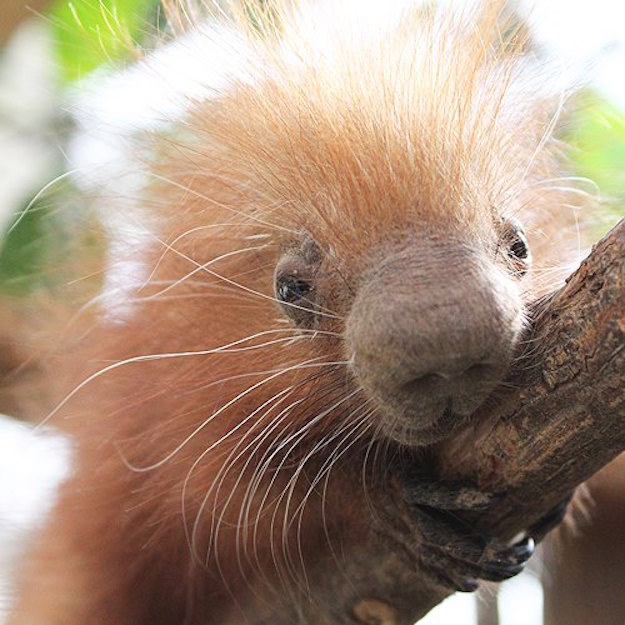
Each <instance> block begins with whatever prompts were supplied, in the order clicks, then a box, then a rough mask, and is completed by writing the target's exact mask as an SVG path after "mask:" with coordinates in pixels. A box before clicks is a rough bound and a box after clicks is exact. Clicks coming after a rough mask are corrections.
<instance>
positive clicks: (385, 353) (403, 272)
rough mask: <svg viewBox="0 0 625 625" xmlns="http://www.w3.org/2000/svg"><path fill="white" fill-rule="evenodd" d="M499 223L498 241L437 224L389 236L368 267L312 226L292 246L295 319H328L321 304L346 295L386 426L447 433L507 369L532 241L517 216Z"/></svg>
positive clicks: (351, 356) (289, 272) (286, 293)
mask: <svg viewBox="0 0 625 625" xmlns="http://www.w3.org/2000/svg"><path fill="white" fill-rule="evenodd" d="M497 226H498V227H495V226H493V229H492V232H491V233H490V235H491V237H492V238H491V246H492V247H490V249H489V248H486V249H484V248H482V247H481V246H482V245H484V244H485V242H482V241H480V245H477V246H472V245H470V244H468V243H467V242H466V241H463V240H462V239H461V238H460V236H459V234H460V233H449V234H443V233H440V232H436V233H435V232H431V231H429V230H425V231H422V232H411V233H410V235H409V236H406V237H405V238H401V239H399V240H398V241H385V242H384V243H381V244H380V245H379V247H378V248H377V249H375V250H374V251H372V253H371V256H370V257H368V259H367V262H368V265H367V271H366V272H363V274H362V275H360V276H358V277H357V278H355V277H354V276H353V275H352V274H350V273H347V272H345V271H344V270H341V266H340V260H337V259H334V258H331V259H329V258H326V257H324V252H323V251H322V250H321V249H320V248H319V247H318V246H317V244H316V243H315V242H314V241H313V240H312V239H311V238H310V237H308V236H306V237H303V239H302V242H301V244H300V245H299V246H295V247H293V248H291V249H289V250H288V251H287V252H286V253H284V255H283V256H282V258H281V260H280V262H279V264H278V266H277V268H276V273H275V291H276V297H277V299H279V300H280V301H281V302H282V303H283V310H284V314H285V315H286V316H287V317H289V318H290V319H291V321H292V323H294V324H296V325H297V326H300V327H302V328H307V329H312V328H319V329H322V328H324V327H326V328H328V327H330V326H331V324H330V323H329V320H328V319H325V318H324V316H322V315H320V314H319V313H320V312H323V311H326V312H329V311H334V312H337V311H336V309H335V307H334V306H335V304H336V302H337V301H339V300H340V299H343V302H342V304H343V306H345V305H348V306H349V308H348V310H347V312H346V315H345V322H344V327H343V333H344V342H345V349H346V355H347V359H348V361H349V365H348V366H349V368H350V371H351V373H352V375H353V378H354V382H355V384H357V385H359V386H360V387H361V388H362V391H363V393H364V394H365V395H366V396H367V398H368V399H370V400H371V401H373V402H375V404H376V405H377V407H378V414H379V419H380V430H381V432H382V433H383V434H384V435H387V436H389V437H391V438H393V439H395V440H397V441H399V442H402V443H406V444H410V445H424V444H428V443H431V442H434V441H436V440H437V439H438V438H439V437H443V436H445V435H446V434H448V433H449V432H450V431H452V430H453V429H454V427H456V426H457V425H458V424H459V423H462V421H463V417H467V416H469V415H470V414H471V413H473V412H474V411H475V410H476V409H477V408H478V407H479V406H480V404H482V403H483V401H484V400H485V399H486V397H487V396H488V395H489V393H490V392H491V391H492V390H493V388H494V386H495V385H496V384H497V383H498V382H499V381H500V380H501V378H502V376H503V375H504V374H505V372H506V369H507V366H508V365H509V363H510V360H511V357H512V354H513V351H514V349H515V347H516V344H517V341H518V337H519V334H520V331H521V329H522V325H523V301H522V297H521V291H520V287H519V282H520V281H521V280H522V278H523V273H524V272H525V271H526V269H527V266H528V264H529V250H528V247H527V243H526V240H525V236H524V234H523V231H522V229H521V227H520V226H519V225H518V224H517V223H516V222H513V221H502V222H501V223H499V224H497ZM454 235H455V236H454ZM345 269H346V268H345Z"/></svg>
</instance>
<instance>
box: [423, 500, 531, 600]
mask: <svg viewBox="0 0 625 625" xmlns="http://www.w3.org/2000/svg"><path fill="white" fill-rule="evenodd" d="M412 514H413V518H414V520H415V521H416V522H417V525H418V527H419V529H420V530H421V534H422V537H423V541H424V542H423V544H422V546H421V553H420V555H419V565H420V566H421V567H422V568H423V569H424V570H425V571H426V572H428V573H429V574H430V576H431V577H432V579H433V580H434V581H435V582H436V583H438V584H441V585H445V586H447V587H451V588H454V589H455V590H459V591H462V592H471V591H472V590H475V588H476V587H477V580H478V579H485V580H489V581H495V582H499V581H503V580H505V579H508V578H510V577H513V576H515V575H517V574H518V573H520V572H521V571H522V570H523V567H524V566H525V563H526V562H527V560H528V559H529V558H530V556H531V555H532V553H533V552H534V540H533V539H532V538H530V537H529V536H528V537H524V538H523V539H522V540H520V541H518V542H517V543H515V544H513V545H507V544H504V543H501V542H499V541H497V540H494V539H491V540H488V539H486V538H485V537H484V536H482V535H480V534H478V533H477V532H474V531H473V530H471V529H470V528H469V527H468V526H467V525H466V524H465V523H463V522H461V521H460V520H459V519H457V518H455V517H454V516H453V515H452V514H450V513H448V512H444V511H441V510H432V509H428V508H422V507H419V506H414V507H413V508H412Z"/></svg>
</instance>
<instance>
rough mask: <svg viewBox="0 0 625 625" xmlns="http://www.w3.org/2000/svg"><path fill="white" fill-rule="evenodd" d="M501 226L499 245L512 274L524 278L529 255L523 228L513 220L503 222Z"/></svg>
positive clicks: (529, 262) (528, 266)
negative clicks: (503, 250) (502, 249)
mask: <svg viewBox="0 0 625 625" xmlns="http://www.w3.org/2000/svg"><path fill="white" fill-rule="evenodd" d="M502 226H503V232H502V235H501V242H500V245H501V246H503V247H504V249H505V251H506V255H507V256H508V258H509V259H510V261H511V264H512V268H513V270H514V273H515V274H517V275H518V276H524V275H525V274H526V273H527V271H528V269H529V268H530V264H531V255H530V248H529V244H528V243H527V238H526V237H525V231H524V230H523V226H521V224H520V223H519V222H518V221H516V220H514V219H506V220H504V221H503V222H502Z"/></svg>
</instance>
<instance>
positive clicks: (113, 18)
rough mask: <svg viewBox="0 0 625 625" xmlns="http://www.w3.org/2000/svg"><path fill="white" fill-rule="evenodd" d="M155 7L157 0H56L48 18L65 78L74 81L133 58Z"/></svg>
mask: <svg viewBox="0 0 625 625" xmlns="http://www.w3.org/2000/svg"><path fill="white" fill-rule="evenodd" d="M156 6H157V0H148V1H146V0H57V1H56V2H55V3H54V5H53V7H52V10H51V11H50V16H49V17H50V22H51V24H52V28H53V37H54V43H55V47H56V50H57V56H58V60H59V64H60V67H61V71H62V73H63V77H64V78H65V79H67V80H70V81H71V80H75V79H78V78H82V77H83V76H85V75H86V74H88V73H89V72H91V71H93V70H94V69H96V68H97V67H99V66H100V65H102V64H104V63H109V62H117V61H119V60H124V59H129V58H131V57H132V55H133V53H134V50H135V42H141V41H142V39H143V38H144V35H145V34H146V33H147V32H148V31H150V29H151V28H152V27H151V26H150V22H151V21H152V20H150V17H151V16H152V15H154V14H155V8H156Z"/></svg>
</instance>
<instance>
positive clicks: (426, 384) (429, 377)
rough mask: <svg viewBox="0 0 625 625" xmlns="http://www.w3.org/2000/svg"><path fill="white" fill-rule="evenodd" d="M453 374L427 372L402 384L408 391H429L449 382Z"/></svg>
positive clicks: (403, 388)
mask: <svg viewBox="0 0 625 625" xmlns="http://www.w3.org/2000/svg"><path fill="white" fill-rule="evenodd" d="M452 377H453V376H451V375H448V374H446V373H426V374H425V375H422V376H421V377H418V378H415V379H414V380H411V381H410V382H407V383H406V384H404V385H403V386H402V390H404V391H406V392H408V393H428V392H432V390H434V389H435V388H437V387H440V386H441V385H444V384H445V383H446V382H449V381H450V380H451V379H452Z"/></svg>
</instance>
